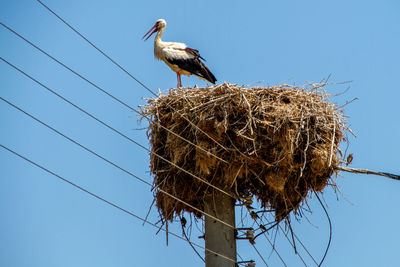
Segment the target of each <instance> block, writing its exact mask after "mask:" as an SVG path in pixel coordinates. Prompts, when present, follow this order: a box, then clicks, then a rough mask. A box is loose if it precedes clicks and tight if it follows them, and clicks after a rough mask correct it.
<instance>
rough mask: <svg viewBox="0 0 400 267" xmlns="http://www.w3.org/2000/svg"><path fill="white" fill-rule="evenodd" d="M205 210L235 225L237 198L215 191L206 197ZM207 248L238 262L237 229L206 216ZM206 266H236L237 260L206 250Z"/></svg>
mask: <svg viewBox="0 0 400 267" xmlns="http://www.w3.org/2000/svg"><path fill="white" fill-rule="evenodd" d="M204 211H205V212H206V213H207V214H210V215H212V216H214V217H216V218H218V219H220V220H221V221H224V222H226V223H227V224H230V225H232V226H235V200H234V199H233V198H231V197H230V196H227V195H226V194H223V193H221V192H218V191H214V194H213V196H210V197H208V198H206V199H205V203H204ZM205 239H206V248H207V249H210V250H212V251H215V252H217V253H219V254H221V255H224V256H226V257H228V258H230V259H232V260H234V261H235V262H236V239H235V230H234V229H232V228H231V227H228V226H226V225H224V224H222V223H220V222H218V221H216V220H214V219H212V218H210V217H208V216H205ZM205 260H206V267H236V264H235V262H232V261H230V260H227V259H225V258H223V257H221V256H218V255H216V254H214V253H211V252H209V251H207V250H206V259H205Z"/></svg>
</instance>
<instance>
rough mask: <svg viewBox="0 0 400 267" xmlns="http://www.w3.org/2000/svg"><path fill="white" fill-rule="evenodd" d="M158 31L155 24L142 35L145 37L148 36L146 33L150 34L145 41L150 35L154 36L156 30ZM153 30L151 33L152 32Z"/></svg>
mask: <svg viewBox="0 0 400 267" xmlns="http://www.w3.org/2000/svg"><path fill="white" fill-rule="evenodd" d="M157 31H158V28H157V25H154V26H153V27H151V29H150V30H149V31H148V32H147V33H146V34H145V35H144V36H143V37H142V39H144V38H145V37H146V35H148V34H149V36H147V38H146V39H144V40H145V41H147V39H149V38H150V36H152V35H153V34H154V33H155V32H157ZM150 32H151V33H150Z"/></svg>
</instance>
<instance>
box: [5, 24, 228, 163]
mask: <svg viewBox="0 0 400 267" xmlns="http://www.w3.org/2000/svg"><path fill="white" fill-rule="evenodd" d="M0 25H2V26H3V27H4V28H5V29H7V30H8V31H10V32H11V33H13V34H14V35H16V36H17V37H19V38H20V39H22V40H23V41H25V42H26V43H28V44H29V45H31V46H32V47H34V48H35V49H37V50H38V51H40V52H41V53H43V54H44V55H46V56H47V57H49V58H50V59H52V60H53V61H55V62H56V63H58V64H59V65H61V66H63V67H64V68H65V69H67V70H69V71H70V72H72V73H73V74H75V75H76V76H78V77H79V78H81V79H82V80H84V81H85V82H87V83H89V84H90V85H92V86H93V87H95V88H96V89H97V90H100V91H101V92H102V93H104V94H106V95H107V96H109V97H111V98H112V99H114V100H115V101H117V102H118V103H120V104H122V105H123V106H125V107H127V108H128V109H130V110H132V111H134V112H136V113H137V114H139V115H140V116H143V117H145V118H146V119H147V120H149V121H150V118H149V116H146V115H145V114H142V113H140V112H139V111H138V110H136V109H135V108H133V107H132V106H130V105H128V104H127V103H125V102H124V101H122V100H120V99H119V98H117V97H115V96H114V95H112V94H110V93H109V92H107V91H106V90H105V89H103V88H101V87H100V86H98V85H96V84H95V83H93V82H91V81H90V80H89V79H87V78H86V77H84V76H83V75H81V74H79V73H78V72H77V71H75V70H73V69H72V68H71V67H68V66H67V65H65V64H64V63H63V62H61V61H60V60H58V59H57V58H55V57H53V56H52V55H50V54H49V53H48V52H46V51H45V50H43V49H41V48H40V47H39V46H37V45H36V44H34V43H33V42H31V41H29V40H28V39H27V38H25V37H24V36H22V35H21V34H19V33H18V32H16V31H15V30H13V29H12V28H11V27H9V26H7V25H6V24H4V23H3V22H0ZM156 123H157V125H158V126H160V127H161V128H163V129H164V130H166V131H168V132H170V133H172V134H173V135H175V136H177V137H178V138H180V139H182V140H183V141H185V142H187V143H189V144H191V145H193V146H194V147H196V148H198V149H200V150H202V151H203V152H205V153H207V154H210V155H211V156H213V157H215V158H217V159H218V160H220V161H222V162H224V163H228V162H227V161H226V160H224V159H222V158H221V157H219V156H217V155H215V154H213V153H212V152H210V151H208V150H206V149H204V148H203V147H201V146H198V145H196V144H194V143H193V142H191V141H190V140H188V139H186V138H184V137H183V136H181V135H179V134H177V133H175V132H174V131H172V130H171V129H169V128H167V127H165V126H164V125H162V124H161V123H159V122H156Z"/></svg>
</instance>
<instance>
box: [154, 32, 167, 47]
mask: <svg viewBox="0 0 400 267" xmlns="http://www.w3.org/2000/svg"><path fill="white" fill-rule="evenodd" d="M164 29H165V28H162V29H160V30H159V31H158V32H157V35H156V38H154V43H158V44H159V43H162V42H163V41H162V40H161V36H162V35H163V33H164Z"/></svg>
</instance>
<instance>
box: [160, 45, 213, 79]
mask: <svg viewBox="0 0 400 267" xmlns="http://www.w3.org/2000/svg"><path fill="white" fill-rule="evenodd" d="M185 50H186V51H187V52H188V53H190V54H192V55H193V56H194V57H192V58H171V57H167V58H166V59H167V61H168V62H169V63H171V64H174V65H177V66H178V67H179V68H181V69H183V70H186V71H188V72H190V73H192V74H194V75H197V76H199V77H202V78H204V79H206V80H207V81H209V82H210V83H213V84H215V82H216V81H217V79H216V78H215V76H214V74H212V73H211V71H210V70H209V69H208V68H207V66H206V65H204V63H203V62H201V60H200V58H201V59H203V58H202V57H201V56H200V54H199V51H198V50H196V49H192V48H186V49H185ZM203 60H204V59H203Z"/></svg>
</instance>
